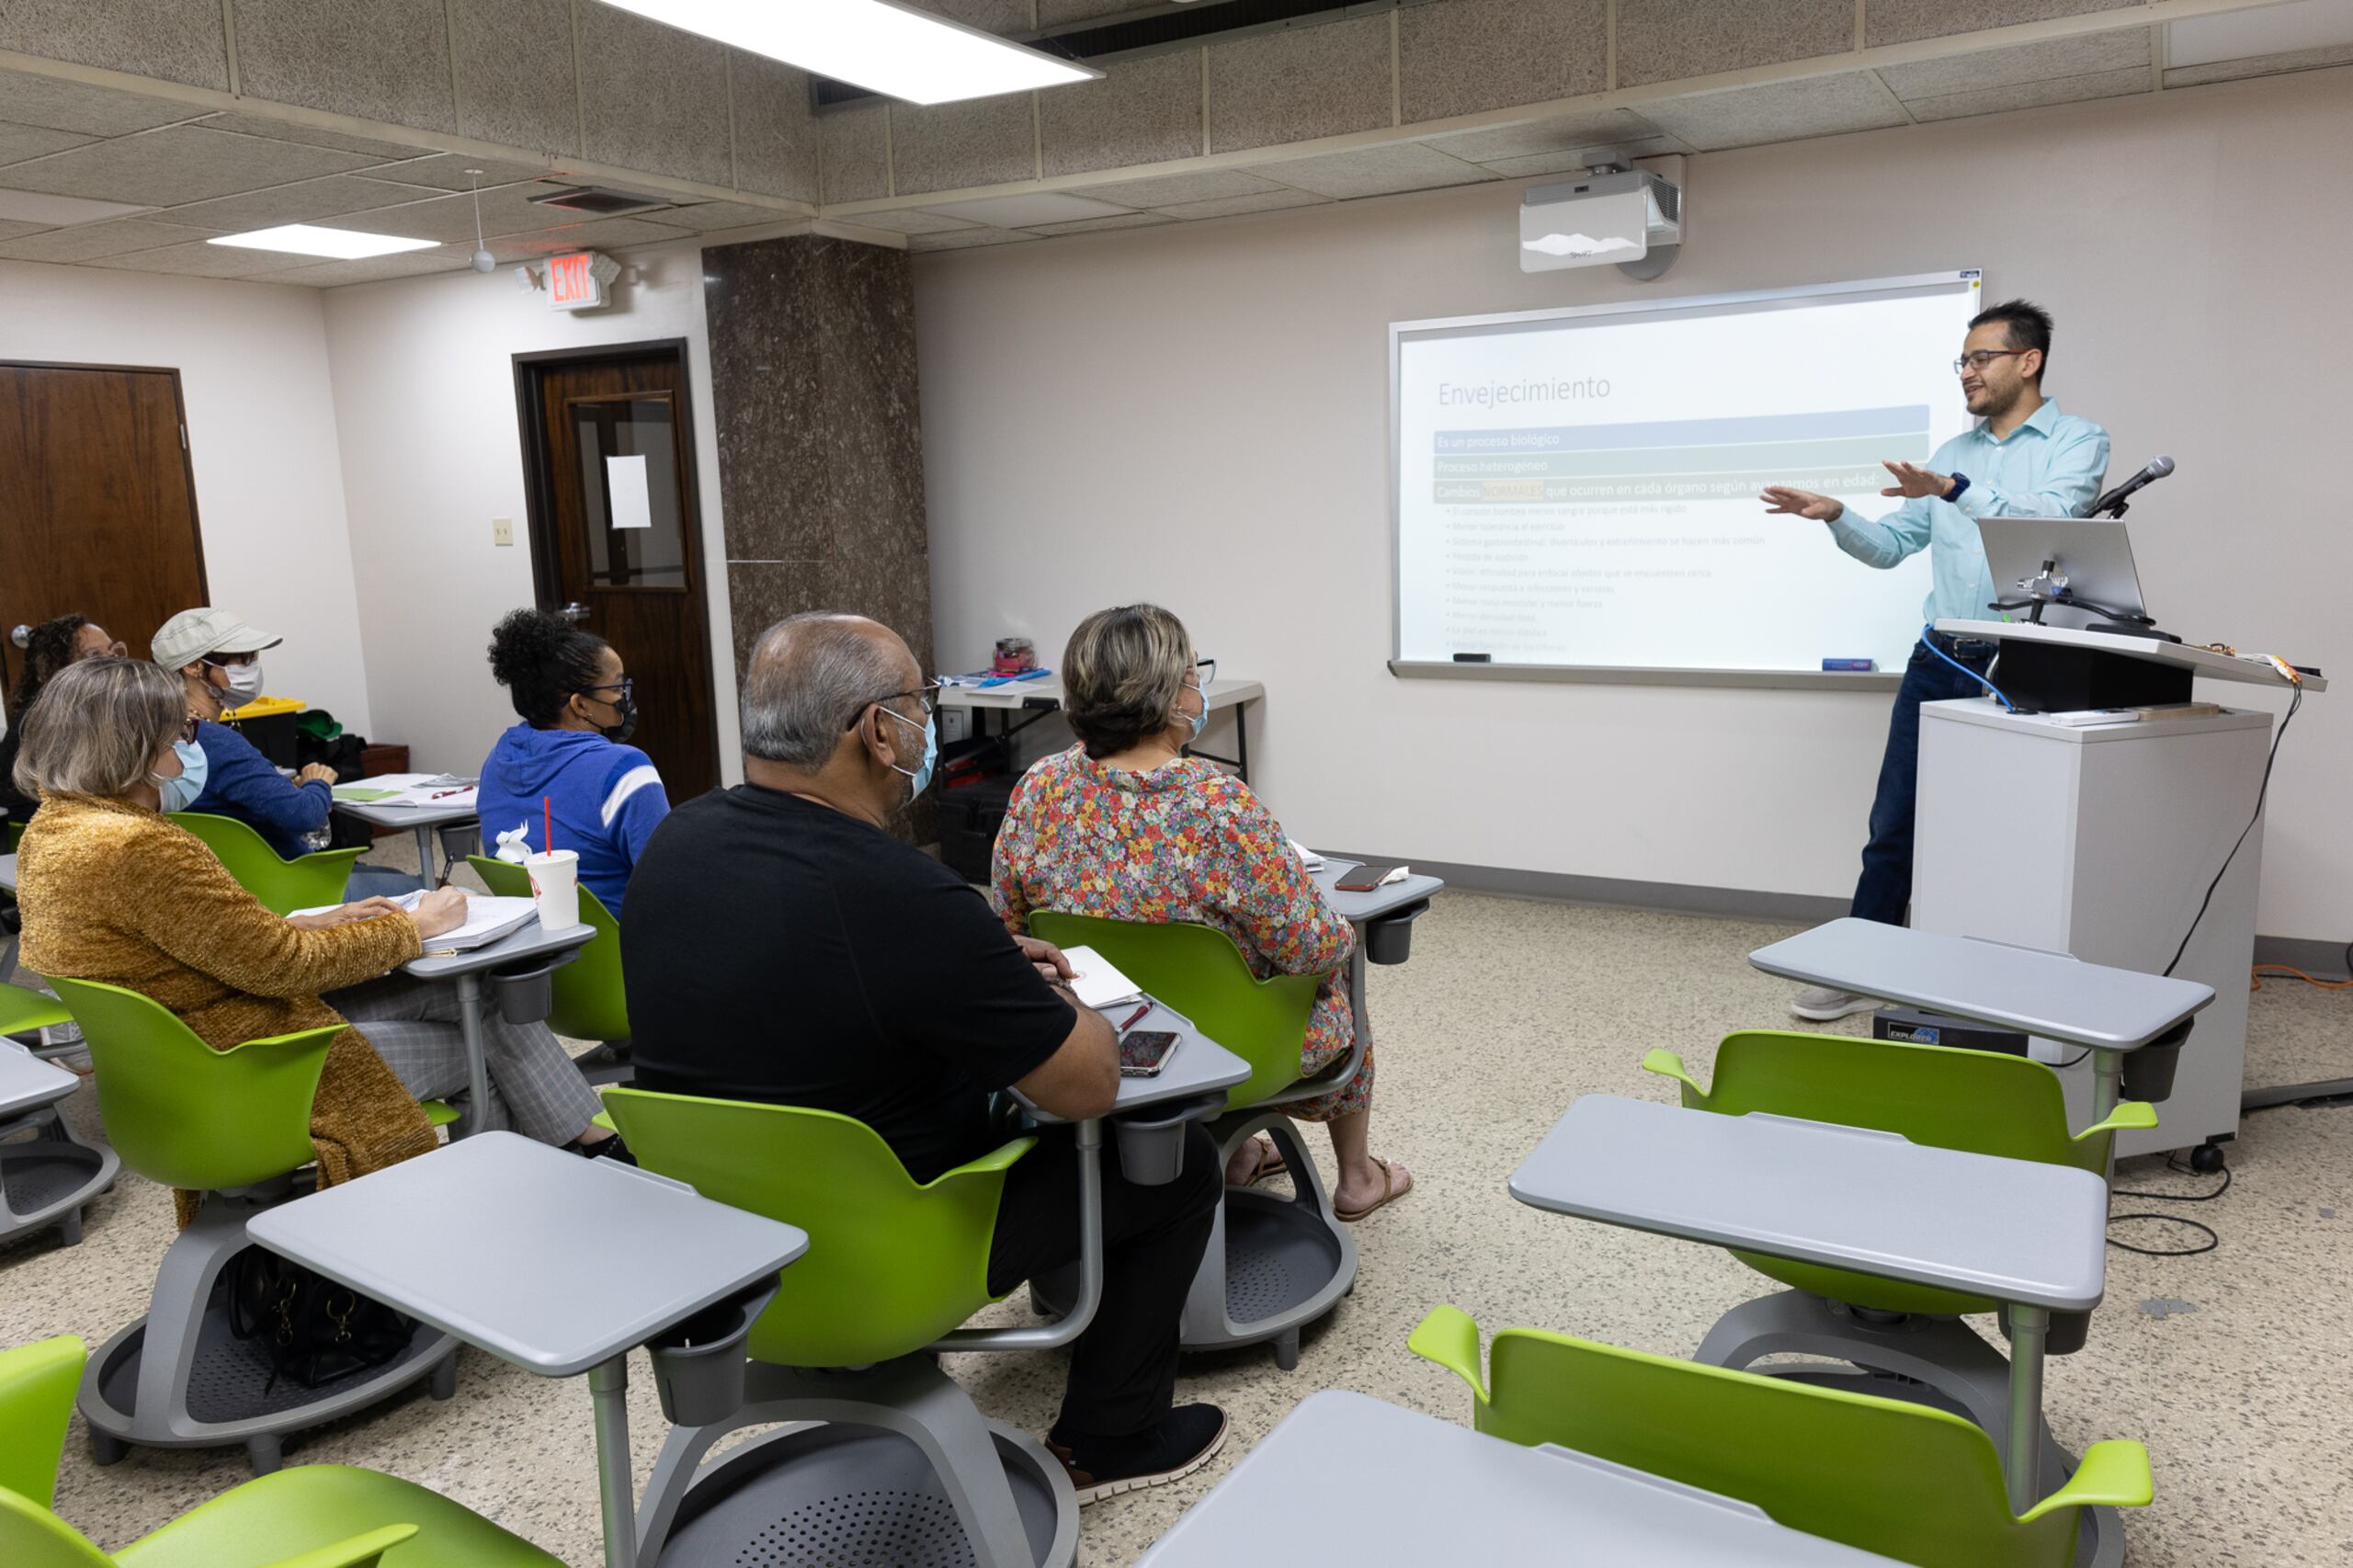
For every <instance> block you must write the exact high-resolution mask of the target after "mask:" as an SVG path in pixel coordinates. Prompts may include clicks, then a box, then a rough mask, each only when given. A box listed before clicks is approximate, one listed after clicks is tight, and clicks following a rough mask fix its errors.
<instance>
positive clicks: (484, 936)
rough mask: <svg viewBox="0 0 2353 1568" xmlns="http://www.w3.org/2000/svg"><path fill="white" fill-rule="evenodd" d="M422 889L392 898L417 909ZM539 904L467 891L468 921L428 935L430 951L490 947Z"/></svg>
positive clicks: (324, 907)
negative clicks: (453, 927)
mask: <svg viewBox="0 0 2353 1568" xmlns="http://www.w3.org/2000/svg"><path fill="white" fill-rule="evenodd" d="M424 896H425V895H424V894H423V893H421V892H405V893H403V894H401V895H400V896H399V897H398V898H395V899H393V900H392V902H393V903H397V904H399V905H400V906H401V907H402V908H403V909H405V910H408V911H409V912H411V913H412V914H414V913H415V909H416V903H417V900H419V899H421V898H423V897H424ZM341 907H342V905H340V904H334V903H327V904H321V905H320V906H319V907H318V908H316V909H298V910H296V911H294V914H296V915H324V914H326V913H327V912H328V911H329V910H332V909H339V908H341ZM539 913H540V911H539V906H538V905H537V904H535V903H532V902H531V901H530V900H529V899H528V898H494V897H492V896H490V895H489V894H487V893H468V894H466V923H465V924H464V925H462V926H459V927H458V928H457V929H455V930H454V931H444V932H442V933H441V934H440V935H439V936H438V937H426V939H425V941H426V949H427V950H428V951H431V952H436V953H470V952H472V951H473V950H474V949H476V948H486V947H488V946H490V945H491V944H492V943H493V942H495V941H500V940H502V939H504V938H506V937H511V936H513V935H514V934H515V933H516V932H517V931H519V930H521V929H522V928H523V927H524V926H528V925H529V924H530V923H531V922H532V921H533V920H536V919H538V918H539Z"/></svg>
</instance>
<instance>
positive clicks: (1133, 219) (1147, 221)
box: [1029, 212, 1176, 234]
mask: <svg viewBox="0 0 2353 1568" xmlns="http://www.w3.org/2000/svg"><path fill="white" fill-rule="evenodd" d="M1173 222H1176V219H1174V218H1171V217H1169V216H1168V215H1167V214H1166V213H1164V212H1122V213H1120V215H1119V216H1117V217H1115V218H1081V219H1080V220H1079V221H1078V222H1075V223H1041V224H1040V225H1039V226H1038V227H1036V228H1034V229H1032V230H1030V231H1029V232H1030V233H1033V234H1091V233H1095V232H1096V231H1097V230H1098V229H1142V228H1148V227H1150V226H1151V225H1152V224H1154V223H1173Z"/></svg>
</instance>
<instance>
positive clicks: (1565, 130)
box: [1424, 108, 1658, 164]
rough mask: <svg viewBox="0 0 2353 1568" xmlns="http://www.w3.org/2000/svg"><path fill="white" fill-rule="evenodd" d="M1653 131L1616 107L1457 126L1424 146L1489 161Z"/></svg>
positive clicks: (1642, 136)
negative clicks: (1490, 125) (1483, 126)
mask: <svg viewBox="0 0 2353 1568" xmlns="http://www.w3.org/2000/svg"><path fill="white" fill-rule="evenodd" d="M1657 135H1658V129H1657V127H1655V126H1654V125H1652V124H1651V123H1650V121H1648V120H1646V119H1643V117H1642V116H1641V115H1639V114H1636V113H1635V112H1634V111H1633V110H1631V109H1625V108H1616V109H1605V110H1603V111H1602V112H1601V113H1598V114H1571V115H1563V116H1560V117H1559V118H1557V119H1531V120H1529V121H1528V122H1527V123H1526V124H1524V125H1503V126H1497V127H1496V128H1495V129H1494V130H1492V131H1456V132H1455V133H1454V134H1452V135H1450V136H1432V137H1429V138H1427V139H1426V141H1425V142H1424V145H1426V146H1430V147H1435V148H1437V149H1438V151H1439V152H1441V153H1446V154H1448V155H1449V157H1456V158H1464V159H1468V160H1469V161H1470V162H1472V163H1474V164H1494V163H1498V162H1500V161H1501V160H1503V159H1505V158H1531V157H1534V156H1536V155H1537V154H1539V153H1567V152H1573V151H1575V150H1577V149H1579V148H1584V147H1598V146H1601V145H1602V144H1604V143H1606V142H1638V141H1648V140H1652V139H1654V138H1656V136H1657Z"/></svg>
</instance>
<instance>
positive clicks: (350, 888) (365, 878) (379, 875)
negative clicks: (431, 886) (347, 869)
mask: <svg viewBox="0 0 2353 1568" xmlns="http://www.w3.org/2000/svg"><path fill="white" fill-rule="evenodd" d="M417 886H418V883H417V880H416V879H415V877H412V876H409V875H407V874H405V873H404V872H401V871H395V870H393V869H391V868H390V867H387V866H370V865H369V864H367V863H366V862H365V861H354V862H352V867H351V880H350V881H347V882H346V883H345V884H344V886H343V897H344V902H345V903H358V902H359V901H360V900H361V899H363V898H398V897H399V896H400V895H401V894H402V893H404V892H415V891H416V890H417Z"/></svg>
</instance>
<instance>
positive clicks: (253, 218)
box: [167, 175, 441, 233]
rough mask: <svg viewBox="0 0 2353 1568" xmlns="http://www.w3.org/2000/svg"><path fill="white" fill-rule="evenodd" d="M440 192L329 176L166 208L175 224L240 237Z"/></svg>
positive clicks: (356, 176) (418, 198)
mask: <svg viewBox="0 0 2353 1568" xmlns="http://www.w3.org/2000/svg"><path fill="white" fill-rule="evenodd" d="M440 194H441V193H440V192H439V191H438V190H434V189H431V188H430V187H425V186H415V185H394V184H392V182H391V181H389V180H381V179H369V178H368V177H366V176H360V175H329V176H326V178H324V179H307V180H301V181H298V182H297V183H295V184H293V185H281V186H277V187H273V188H271V189H268V190H256V191H255V192H253V193H252V194H251V195H249V196H225V197H222V198H221V199H218V200H215V201H197V202H191V203H189V204H188V206H185V207H174V208H170V209H167V212H168V214H169V216H170V217H171V219H172V221H173V222H181V223H201V224H203V225H204V226H205V227H207V228H211V229H220V230H223V231H229V232H235V233H242V232H244V231H245V230H247V229H267V228H271V227H273V226H275V225H277V224H279V223H307V222H311V221H312V220H313V219H316V218H334V217H338V216H340V215H342V214H343V213H346V212H365V211H368V210H371V209H373V208H378V207H390V206H392V205H394V204H395V203H398V202H403V201H422V200H425V199H429V198H434V197H438V196H439V195H440Z"/></svg>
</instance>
